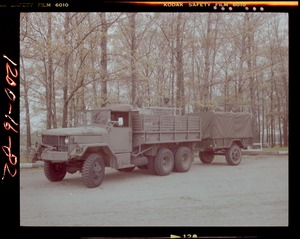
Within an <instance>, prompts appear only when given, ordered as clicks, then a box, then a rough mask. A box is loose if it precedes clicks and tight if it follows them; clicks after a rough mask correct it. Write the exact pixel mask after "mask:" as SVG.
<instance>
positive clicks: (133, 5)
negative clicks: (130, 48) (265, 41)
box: [0, 0, 298, 12]
mask: <svg viewBox="0 0 300 239" xmlns="http://www.w3.org/2000/svg"><path fill="white" fill-rule="evenodd" d="M297 7H298V1H94V0H85V1H80V0H70V1H66V0H62V1H59V0H58V1H51V0H48V1H47V0H46V1H44V2H43V1H41V0H31V1H4V2H1V4H0V10H1V9H2V10H3V9H15V10H17V11H25V12H26V11H128V10H131V11H195V12H273V11H288V10H289V9H291V8H292V9H293V8H297Z"/></svg>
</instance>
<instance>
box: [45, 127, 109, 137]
mask: <svg viewBox="0 0 300 239" xmlns="http://www.w3.org/2000/svg"><path fill="white" fill-rule="evenodd" d="M105 133H107V130H106V129H104V128H101V127H93V126H87V127H75V128H59V129H48V130H45V131H43V133H42V134H43V135H59V136H71V135H102V134H105Z"/></svg>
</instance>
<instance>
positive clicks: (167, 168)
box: [154, 148, 174, 176]
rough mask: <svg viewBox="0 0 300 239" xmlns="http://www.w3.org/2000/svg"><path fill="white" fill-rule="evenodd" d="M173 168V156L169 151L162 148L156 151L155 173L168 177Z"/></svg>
mask: <svg viewBox="0 0 300 239" xmlns="http://www.w3.org/2000/svg"><path fill="white" fill-rule="evenodd" d="M173 167H174V156H173V153H172V151H171V150H170V149H167V148H162V149H160V150H159V151H158V153H157V155H156V157H155V161H154V169H155V173H156V174H157V175H160V176H166V175H169V174H170V173H171V172H172V170H173Z"/></svg>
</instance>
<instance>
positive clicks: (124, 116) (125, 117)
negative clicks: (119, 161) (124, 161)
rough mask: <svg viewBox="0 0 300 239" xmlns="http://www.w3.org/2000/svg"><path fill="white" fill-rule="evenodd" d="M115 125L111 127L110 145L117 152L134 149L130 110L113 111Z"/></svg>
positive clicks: (127, 151) (126, 151)
mask: <svg viewBox="0 0 300 239" xmlns="http://www.w3.org/2000/svg"><path fill="white" fill-rule="evenodd" d="M111 118H112V122H113V126H112V127H111V129H110V133H109V135H110V139H109V142H110V143H109V145H110V147H111V148H112V150H113V151H114V152H115V153H129V152H131V151H132V128H131V125H130V124H129V112H112V113H111Z"/></svg>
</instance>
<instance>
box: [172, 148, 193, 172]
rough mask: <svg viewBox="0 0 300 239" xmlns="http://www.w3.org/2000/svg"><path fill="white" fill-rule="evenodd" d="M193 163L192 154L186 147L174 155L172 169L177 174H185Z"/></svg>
mask: <svg viewBox="0 0 300 239" xmlns="http://www.w3.org/2000/svg"><path fill="white" fill-rule="evenodd" d="M192 162H193V154H192V152H191V150H190V149H189V148H188V147H180V148H179V149H178V150H177V151H176V153H175V159H174V168H175V170H176V171H177V172H187V171H189V170H190V168H191V166H192Z"/></svg>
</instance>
